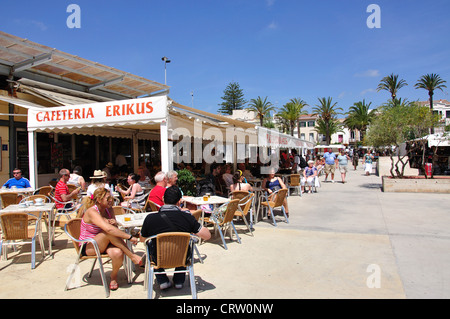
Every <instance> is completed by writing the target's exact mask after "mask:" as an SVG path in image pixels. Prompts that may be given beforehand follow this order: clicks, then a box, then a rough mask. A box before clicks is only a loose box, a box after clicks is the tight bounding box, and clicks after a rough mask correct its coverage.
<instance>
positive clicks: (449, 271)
mask: <svg viewBox="0 0 450 319" xmlns="http://www.w3.org/2000/svg"><path fill="white" fill-rule="evenodd" d="M336 175H337V176H336V178H335V180H336V181H340V175H339V173H338V174H336ZM321 180H322V181H323V177H321ZM347 180H348V183H346V184H342V183H340V182H336V183H330V182H327V183H325V182H322V187H321V188H319V191H318V193H313V194H303V196H302V197H299V196H296V195H294V196H290V197H289V199H288V203H289V207H290V220H289V221H290V223H289V224H287V223H285V222H284V221H283V219H282V218H281V216H278V217H277V218H278V220H279V222H278V227H274V226H273V225H272V224H271V223H270V222H269V220H268V219H264V220H263V221H260V222H258V223H257V224H256V225H255V231H254V232H253V234H254V236H253V237H252V236H250V235H249V234H248V233H247V232H246V229H245V226H244V225H243V224H238V225H237V228H238V232H239V235H240V237H241V240H242V244H239V243H237V242H236V241H235V240H234V241H230V240H227V245H228V250H225V249H224V248H223V247H222V245H221V241H220V236H219V235H218V234H217V236H215V237H214V236H213V240H211V241H209V242H205V243H203V244H202V245H200V246H199V250H200V253H201V255H202V256H203V257H204V258H205V259H204V263H203V264H201V263H200V262H198V259H197V257H196V261H197V262H196V263H195V267H194V271H195V277H196V282H197V290H198V298H199V299H247V298H252V299H267V298H270V299H297V298H317V299H324V298H327V299H330V298H331V299H335V298H344V299H346V298H363V299H379V298H383V299H403V298H408V299H415V298H420V299H422V298H442V299H446V298H450V284H449V282H450V267H448V266H449V265H450V255H449V254H448V253H447V252H448V251H449V250H450V228H449V227H448V225H450V217H449V214H448V199H449V197H448V195H446V194H417V193H416V194H407V193H383V192H381V189H380V187H381V178H380V177H378V176H375V175H372V176H364V175H363V170H362V167H361V165H360V166H359V168H358V170H357V171H353V170H351V171H349V173H348V177H347ZM44 229H45V228H44ZM21 251H22V252H29V245H27V246H24V247H23V248H22V249H21ZM37 251H39V249H37ZM136 251H137V253H140V254H142V253H143V252H144V248H143V245H142V244H139V245H138V246H137V247H136ZM9 256H10V258H9V259H8V260H7V261H5V260H3V259H2V260H1V261H0V287H1V288H0V298H1V299H9V298H37V299H41V298H44V299H56V298H58V299H60V298H63V299H79V298H89V299H90V298H98V299H102V298H104V291H103V287H102V285H101V280H100V276H99V272H98V268H96V270H94V274H93V276H92V278H86V275H87V273H88V271H89V268H90V265H91V261H86V262H82V263H81V264H80V272H79V276H77V279H78V282H77V283H78V285H80V287H78V288H76V289H72V290H69V291H64V286H65V281H66V279H67V276H68V273H67V269H68V266H69V265H70V264H72V263H73V262H74V260H75V253H74V250H73V247H72V243H70V242H68V240H67V238H66V236H65V234H64V233H63V232H58V233H57V238H56V247H55V248H54V259H51V258H49V257H48V256H47V257H46V258H45V260H44V261H41V259H40V254H39V253H37V267H36V269H34V270H30V257H29V254H26V253H25V254H24V253H22V254H20V255H18V254H17V253H14V252H10V253H9ZM110 267H111V266H110V265H109V264H106V265H105V271H106V273H107V277H108V273H109V271H110V269H111V268H110ZM108 278H109V277H108ZM143 279H144V271H143V269H137V271H136V272H135V277H134V282H133V284H130V285H129V284H127V283H126V280H125V274H124V273H123V272H121V273H119V285H120V288H119V289H118V290H117V291H112V292H111V296H110V299H143V298H146V292H145V291H144V290H143ZM156 297H157V298H160V299H189V298H191V296H190V289H189V283H188V282H186V285H185V287H184V288H183V289H182V290H175V289H173V288H171V289H169V290H168V291H164V292H161V291H159V289H156Z"/></svg>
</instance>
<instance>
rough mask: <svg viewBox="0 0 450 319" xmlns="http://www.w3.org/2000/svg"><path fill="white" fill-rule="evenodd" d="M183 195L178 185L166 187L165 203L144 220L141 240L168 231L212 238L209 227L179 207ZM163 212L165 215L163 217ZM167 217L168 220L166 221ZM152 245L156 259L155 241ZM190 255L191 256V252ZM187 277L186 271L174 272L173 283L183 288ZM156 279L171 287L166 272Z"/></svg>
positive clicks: (162, 286) (153, 256)
mask: <svg viewBox="0 0 450 319" xmlns="http://www.w3.org/2000/svg"><path fill="white" fill-rule="evenodd" d="M181 197H182V196H181V191H180V189H179V188H178V186H171V187H169V188H167V189H166V191H165V193H164V205H163V206H162V207H161V209H160V210H159V212H158V213H150V214H149V215H147V217H146V218H145V220H144V223H143V225H142V229H141V241H145V239H146V238H147V237H151V236H154V235H157V234H160V233H167V232H185V233H194V234H196V235H197V236H199V237H200V238H202V239H204V240H208V239H210V238H211V233H210V232H209V230H208V228H206V227H203V226H202V225H201V224H200V223H199V222H198V221H197V220H196V219H195V217H194V216H192V215H191V214H189V212H185V211H182V210H181V208H180V207H179V204H180V201H181ZM163 214H164V215H165V217H163ZM166 217H167V219H168V221H166ZM150 245H151V246H150V253H151V258H152V260H156V253H155V248H156V247H155V245H153V242H152V243H150ZM188 257H190V254H189V252H188ZM185 269H186V268H185V267H178V268H175V270H185ZM155 272H164V269H157V270H155ZM185 277H186V274H185V273H175V274H174V276H173V283H174V285H175V288H177V289H181V288H183V284H184V280H185ZM156 281H157V282H158V284H159V286H160V288H161V289H167V288H169V287H171V283H170V281H169V278H168V277H167V275H166V274H165V273H164V274H158V275H156Z"/></svg>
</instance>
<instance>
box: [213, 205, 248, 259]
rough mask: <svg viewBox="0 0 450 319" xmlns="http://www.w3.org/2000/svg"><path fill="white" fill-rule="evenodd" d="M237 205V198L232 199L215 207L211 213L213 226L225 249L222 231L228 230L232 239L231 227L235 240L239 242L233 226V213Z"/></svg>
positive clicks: (239, 239)
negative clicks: (217, 231)
mask: <svg viewBox="0 0 450 319" xmlns="http://www.w3.org/2000/svg"><path fill="white" fill-rule="evenodd" d="M238 206H239V199H232V200H231V201H229V202H227V203H225V204H223V205H221V206H219V207H218V208H216V209H215V210H214V211H213V212H212V214H211V218H212V221H213V222H214V228H215V229H216V230H219V233H220V237H221V238H222V243H223V245H224V248H225V249H227V250H228V247H227V244H226V243H225V238H224V235H223V232H226V231H227V230H229V231H230V238H231V239H233V233H232V231H231V228H232V229H233V230H234V233H235V234H236V237H237V241H238V242H239V244H240V243H241V238H240V237H239V235H238V233H237V231H236V227H234V223H233V218H234V213H235V212H236V210H237V209H238ZM230 226H231V228H230ZM222 230H223V232H222Z"/></svg>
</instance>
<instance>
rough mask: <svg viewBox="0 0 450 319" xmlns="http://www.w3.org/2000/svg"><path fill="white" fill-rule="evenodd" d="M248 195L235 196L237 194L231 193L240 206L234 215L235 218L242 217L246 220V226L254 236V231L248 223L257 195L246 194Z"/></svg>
mask: <svg viewBox="0 0 450 319" xmlns="http://www.w3.org/2000/svg"><path fill="white" fill-rule="evenodd" d="M236 192H243V191H236ZM246 193H247V195H245V196H243V197H242V195H241V194H235V192H232V193H231V198H233V199H239V205H238V209H237V210H236V212H235V213H234V216H235V217H242V219H243V220H244V223H245V226H247V229H248V230H249V231H250V234H251V235H252V236H253V231H252V228H251V227H250V225H249V224H248V222H247V215H248V213H249V212H250V214H252V211H251V210H252V208H253V201H254V199H255V194H253V193H249V192H246Z"/></svg>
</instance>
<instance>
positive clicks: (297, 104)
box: [277, 98, 306, 136]
mask: <svg viewBox="0 0 450 319" xmlns="http://www.w3.org/2000/svg"><path fill="white" fill-rule="evenodd" d="M305 105H306V102H305V101H303V100H301V99H297V98H295V99H291V100H290V101H289V102H288V103H286V104H285V105H283V107H282V108H281V109H280V111H279V112H278V113H277V117H279V118H281V119H283V120H285V121H287V122H288V124H289V131H290V134H291V135H292V136H294V128H295V125H296V124H297V127H299V126H300V124H299V122H300V119H299V117H300V115H302V114H305V113H306V112H305V111H303V107H304V106H305ZM299 136H300V132H299Z"/></svg>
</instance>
